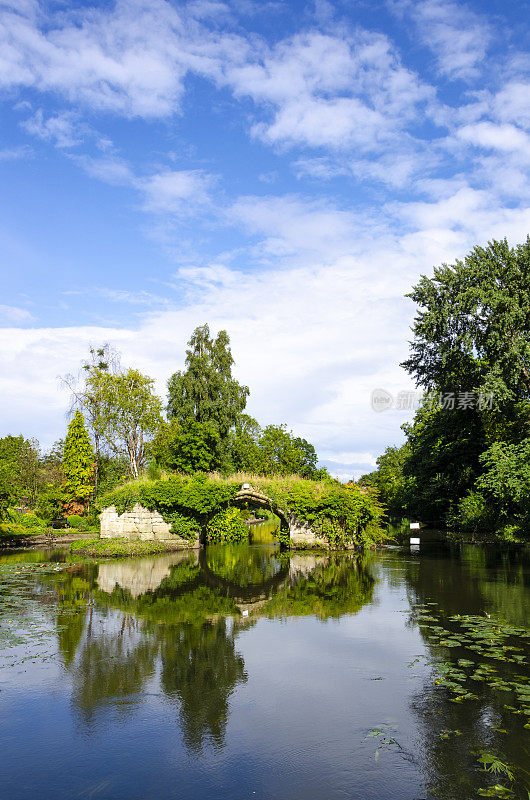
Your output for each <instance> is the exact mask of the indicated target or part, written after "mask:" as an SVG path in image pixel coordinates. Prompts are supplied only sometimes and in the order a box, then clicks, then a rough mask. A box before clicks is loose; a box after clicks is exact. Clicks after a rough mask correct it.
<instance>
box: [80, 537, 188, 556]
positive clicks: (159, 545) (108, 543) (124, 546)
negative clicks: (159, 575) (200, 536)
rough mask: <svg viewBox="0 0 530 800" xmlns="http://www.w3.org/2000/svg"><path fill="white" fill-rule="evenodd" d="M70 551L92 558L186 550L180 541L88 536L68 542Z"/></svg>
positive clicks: (148, 554)
mask: <svg viewBox="0 0 530 800" xmlns="http://www.w3.org/2000/svg"><path fill="white" fill-rule="evenodd" d="M69 549H70V552H71V553H74V554H75V555H80V556H90V557H92V558H124V557H127V556H150V555H157V554H159V553H169V552H174V551H175V550H182V551H184V552H185V551H186V549H191V548H185V547H183V546H182V541H179V542H171V541H159V540H157V539H149V540H147V541H142V540H141V539H137V540H131V539H100V538H96V539H95V538H93V537H92V538H88V539H85V540H80V541H74V542H72V543H71V544H70V548H69Z"/></svg>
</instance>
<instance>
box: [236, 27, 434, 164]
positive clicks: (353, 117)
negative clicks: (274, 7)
mask: <svg viewBox="0 0 530 800" xmlns="http://www.w3.org/2000/svg"><path fill="white" fill-rule="evenodd" d="M225 76H226V80H227V82H228V83H229V84H230V85H231V86H232V87H233V90H234V92H235V94H236V96H250V97H251V98H252V99H253V100H254V101H255V102H256V103H268V104H270V105H271V106H272V108H274V109H275V110H274V114H273V118H272V121H268V122H256V123H255V125H254V126H253V129H252V130H253V133H254V134H255V135H256V136H259V137H260V138H262V139H263V140H264V141H266V142H269V143H281V144H294V143H298V144H303V145H308V146H310V147H320V146H327V147H332V148H349V147H353V146H355V147H358V148H361V149H362V150H366V151H374V150H378V149H379V148H380V146H381V143H382V142H384V141H386V140H388V138H389V137H393V136H395V135H396V133H397V132H399V131H400V130H402V129H403V128H404V127H405V126H406V124H407V123H408V122H410V121H411V120H413V119H415V118H416V117H417V115H418V113H419V107H420V106H421V105H422V104H425V103H426V102H427V101H429V100H430V99H431V98H432V97H433V91H432V89H431V88H430V87H429V86H426V85H424V84H422V83H421V81H420V80H419V79H418V77H417V76H416V75H415V74H414V73H413V72H411V71H409V70H407V69H406V68H405V67H404V66H403V65H402V64H401V62H400V59H399V56H398V55H397V53H396V52H395V50H394V49H393V47H392V45H391V43H390V41H389V40H388V39H387V38H386V37H385V36H383V35H381V34H375V33H370V32H368V31H363V30H358V31H356V32H355V33H354V34H351V35H344V34H343V33H342V34H341V35H330V34H324V33H321V32H318V31H310V32H308V33H304V34H298V35H296V36H294V37H293V38H291V39H288V40H284V41H281V42H280V43H279V44H278V45H276V46H275V47H274V48H273V49H272V50H270V51H264V52H263V53H262V54H261V53H258V57H257V58H256V59H255V60H254V62H248V61H247V63H244V64H239V65H238V64H235V65H233V64H231V63H229V64H228V65H227V66H226V68H225Z"/></svg>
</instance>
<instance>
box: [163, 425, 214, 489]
mask: <svg viewBox="0 0 530 800" xmlns="http://www.w3.org/2000/svg"><path fill="white" fill-rule="evenodd" d="M219 451H220V447H219V434H218V433H217V430H216V429H215V428H214V427H213V426H211V425H208V424H204V423H201V422H196V421H195V420H190V421H189V422H188V423H187V424H186V425H184V424H181V423H180V422H177V421H176V420H174V419H173V420H171V422H169V423H166V424H163V425H161V427H160V429H159V431H158V433H157V435H156V436H155V438H154V439H153V441H152V443H151V446H150V453H151V456H152V458H153V459H154V461H155V462H156V463H157V464H158V465H159V466H161V467H163V468H165V469H170V470H174V471H175V472H184V473H186V474H188V475H190V474H192V473H194V472H211V471H213V470H215V469H218V467H220V466H221V464H220V461H219Z"/></svg>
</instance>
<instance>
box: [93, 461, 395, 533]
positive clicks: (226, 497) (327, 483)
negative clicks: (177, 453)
mask: <svg viewBox="0 0 530 800" xmlns="http://www.w3.org/2000/svg"><path fill="white" fill-rule="evenodd" d="M245 482H248V483H251V484H252V486H254V487H255V488H256V489H259V490H261V491H262V492H263V493H264V494H265V495H266V496H267V497H269V498H270V499H271V501H272V507H271V509H270V510H271V511H274V510H275V508H278V507H279V508H281V509H283V510H284V511H285V512H286V513H290V514H292V515H294V516H295V517H297V518H299V519H300V520H303V521H307V522H309V523H310V524H311V526H312V527H313V529H314V531H315V533H317V534H319V535H321V536H323V537H324V538H325V539H327V541H328V543H329V546H330V547H337V548H338V547H343V546H346V545H351V544H358V545H361V546H371V545H373V544H376V543H378V542H380V541H381V540H382V539H383V538H384V534H383V531H382V529H381V525H380V523H381V520H382V518H383V516H384V512H383V508H382V506H381V504H380V503H379V501H378V499H377V495H376V493H375V492H372V491H369V490H368V491H365V492H364V493H363V492H362V491H361V490H360V489H359V488H358V487H357V486H355V485H348V486H345V485H343V484H341V483H339V482H338V481H334V480H331V479H329V478H328V479H325V480H321V481H311V480H308V479H303V478H300V477H299V476H297V475H294V476H287V477H282V478H267V477H264V476H259V475H255V476H249V475H246V474H236V475H232V476H229V477H227V478H224V477H222V476H221V475H218V474H214V475H210V476H207V475H204V474H200V475H194V476H186V475H171V476H167V477H166V478H165V479H162V480H158V481H149V480H145V479H143V480H139V481H129V482H128V483H125V484H123V485H122V486H119V487H117V488H116V489H115V490H114V491H112V492H110V493H108V494H106V495H104V496H103V497H101V498H100V500H99V503H100V505H101V507H106V506H110V505H114V506H116V509H117V511H118V512H119V513H123V512H124V511H126V510H131V509H132V508H133V506H134V505H135V503H140V504H141V505H142V506H143V507H144V508H148V509H149V510H151V511H158V512H159V513H160V514H161V515H162V517H163V518H164V519H165V520H166V521H167V522H169V523H172V524H174V523H175V521H180V520H187V521H188V523H189V526H190V528H192V529H194V530H195V531H198V532H202V531H204V532H205V533H206V535H207V536H208V534H209V535H210V536H213V537H214V540H215V541H219V540H220V538H226V540H227V541H237V540H238V537H239V538H241V536H242V534H243V527H242V525H243V522H242V520H241V523H240V522H239V521H238V519H237V514H234V509H231V514H228V513H227V509H229V508H230V506H231V503H232V501H233V499H234V497H235V495H236V494H237V492H238V491H239V489H240V488H241V484H242V483H245ZM220 512H222V513H223V514H224V516H222V517H219V516H218V517H217V519H216V520H215V521H214V518H215V517H216V515H219V514H220ZM221 527H222V529H223V531H221ZM175 532H176V531H175ZM245 532H246V531H245Z"/></svg>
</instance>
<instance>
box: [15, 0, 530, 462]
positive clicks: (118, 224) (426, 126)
mask: <svg viewBox="0 0 530 800" xmlns="http://www.w3.org/2000/svg"><path fill="white" fill-rule="evenodd" d="M529 6H530V4H529V3H528V2H511V1H508V2H503V3H501V2H488V3H487V4H486V3H479V2H475V3H461V2H444V0H425V1H424V2H414V1H413V0H388V2H370V1H369V0H365V2H357V3H352V2H327V0H317V1H316V2H306V3H303V2H294V1H293V0H283V2H281V1H280V0H278V2H274V1H273V2H253V0H237V1H236V0H234V2H214V0H211V1H210V0H196V2H190V3H187V4H185V3H176V2H165V1H164V0H123V1H122V2H116V3H115V2H96V3H81V2H66V0H63V1H62V2H37V0H7V1H6V0H0V100H1V105H0V113H1V127H0V131H1V133H0V136H1V139H0V265H1V272H2V284H1V285H2V293H1V296H0V326H2V336H1V338H0V378H1V382H2V383H1V385H2V392H1V397H0V435H3V434H6V433H18V432H22V433H24V434H25V435H28V436H36V437H38V438H39V439H40V440H41V442H42V443H43V445H44V446H49V445H50V444H51V443H52V442H53V440H54V439H56V438H58V437H59V436H61V435H63V433H64V428H65V424H66V423H65V411H66V408H67V405H68V402H67V401H68V398H67V396H66V394H65V393H64V391H62V390H61V389H60V387H59V385H58V380H57V378H58V376H59V375H62V374H65V373H67V372H74V371H76V369H77V367H78V365H79V363H80V361H81V359H82V358H84V357H85V355H86V352H87V348H88V346H89V345H90V344H97V343H100V342H103V341H110V342H112V344H113V345H114V346H115V347H117V348H118V349H119V350H121V352H122V353H123V362H124V364H126V365H129V364H130V365H134V366H138V367H139V368H141V369H142V370H144V371H145V372H147V373H148V374H150V375H152V376H153V377H154V378H155V379H156V381H157V387H158V391H159V392H160V394H161V395H162V396H163V395H164V394H165V384H166V381H167V378H168V377H169V375H170V374H171V373H172V372H174V371H175V369H178V368H180V367H181V366H182V363H183V358H184V350H185V345H186V341H187V339H188V338H189V335H190V333H191V331H192V330H193V328H194V327H195V326H196V325H198V324H202V323H204V322H209V324H210V326H211V328H212V329H213V330H214V331H215V330H218V329H220V328H226V329H227V330H228V332H229V334H230V337H231V341H232V348H233V354H234V357H235V359H236V372H237V375H238V377H239V378H240V379H241V380H242V381H243V382H245V383H247V384H248V385H249V386H250V388H251V397H250V401H249V407H248V410H249V411H250V413H252V414H254V415H255V416H256V417H257V418H258V419H259V420H260V421H261V422H263V423H270V422H275V423H278V422H286V423H287V424H288V426H289V427H290V428H292V429H293V430H294V431H295V432H296V433H297V434H299V435H302V436H306V437H307V438H308V439H310V440H311V441H312V442H314V443H315V445H316V447H317V450H318V452H319V454H320V456H321V460H322V462H323V463H326V464H327V465H329V467H330V468H331V470H332V471H333V472H334V474H337V475H339V476H341V477H344V478H346V477H348V476H351V475H352V474H355V475H356V476H358V475H359V474H361V473H362V472H365V471H368V470H369V469H371V468H372V466H373V463H374V460H375V458H376V456H377V455H378V454H379V453H381V452H382V450H383V449H384V448H385V446H386V445H387V444H395V443H397V442H399V441H401V437H402V434H401V431H400V425H401V424H402V423H403V422H405V421H409V420H410V416H411V412H407V411H398V410H396V409H393V410H389V411H387V412H384V413H379V414H378V413H375V412H374V411H372V410H371V407H370V396H371V392H372V390H373V389H376V388H378V387H381V388H385V389H387V390H388V391H390V392H391V393H393V394H394V395H395V394H396V393H397V392H399V391H406V390H408V389H411V388H413V385H412V383H411V380H410V378H409V377H408V376H407V375H406V374H405V373H404V372H403V371H402V370H401V369H400V368H399V366H398V365H399V362H400V361H401V360H402V359H403V358H404V357H405V356H406V353H407V341H408V339H409V336H410V331H409V327H410V324H411V321H412V318H413V313H414V309H413V307H412V304H411V302H410V301H409V300H407V299H405V298H404V294H405V293H406V292H407V291H408V290H409V289H410V287H411V286H412V284H413V283H414V282H415V281H416V280H417V278H418V276H419V275H420V274H421V273H430V272H431V270H432V267H433V266H434V265H436V264H439V263H441V262H443V261H446V262H452V261H454V260H455V259H456V258H459V257H463V256H464V255H465V254H466V252H468V251H469V250H470V248H471V247H472V246H473V245H474V244H476V243H482V244H483V243H485V242H486V241H488V240H489V239H491V238H501V237H504V236H506V237H507V238H508V240H509V241H510V242H512V243H513V244H515V243H517V242H519V241H522V240H523V239H524V238H525V237H526V235H527V234H528V233H529V232H530V185H529V182H528V175H529V168H530V54H529V52H528V34H529V19H530V15H529Z"/></svg>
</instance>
